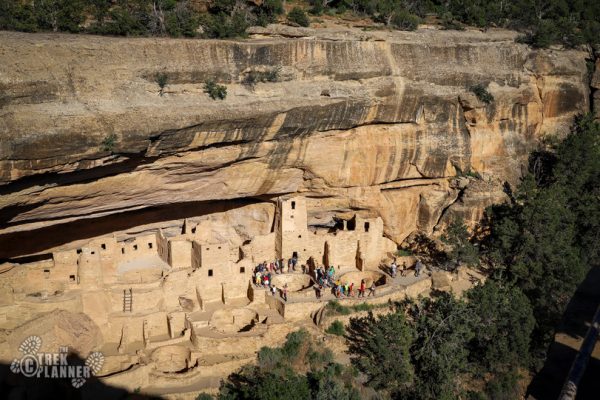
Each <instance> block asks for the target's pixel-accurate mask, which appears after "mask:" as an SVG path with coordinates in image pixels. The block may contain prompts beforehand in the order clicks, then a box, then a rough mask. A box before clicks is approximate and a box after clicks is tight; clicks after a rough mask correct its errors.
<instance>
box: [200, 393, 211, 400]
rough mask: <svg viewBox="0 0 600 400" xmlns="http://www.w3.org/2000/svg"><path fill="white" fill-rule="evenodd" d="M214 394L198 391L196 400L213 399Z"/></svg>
mask: <svg viewBox="0 0 600 400" xmlns="http://www.w3.org/2000/svg"><path fill="white" fill-rule="evenodd" d="M214 399H215V398H214V396H213V395H211V394H208V393H200V394H199V395H198V397H196V400H214Z"/></svg>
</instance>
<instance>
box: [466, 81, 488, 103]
mask: <svg viewBox="0 0 600 400" xmlns="http://www.w3.org/2000/svg"><path fill="white" fill-rule="evenodd" d="M469 90H470V91H471V92H473V93H474V94H475V96H477V98H478V99H479V100H481V101H483V102H484V103H486V104H490V103H491V102H492V101H494V96H492V94H491V93H490V92H489V91H488V90H487V88H486V87H485V86H483V85H482V84H477V85H474V86H471V87H470V88H469Z"/></svg>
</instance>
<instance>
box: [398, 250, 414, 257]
mask: <svg viewBox="0 0 600 400" xmlns="http://www.w3.org/2000/svg"><path fill="white" fill-rule="evenodd" d="M394 255H395V256H397V257H410V256H412V255H413V252H412V251H411V250H410V249H398V250H396V252H395V253H394Z"/></svg>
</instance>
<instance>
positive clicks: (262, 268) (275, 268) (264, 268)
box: [254, 256, 298, 276]
mask: <svg viewBox="0 0 600 400" xmlns="http://www.w3.org/2000/svg"><path fill="white" fill-rule="evenodd" d="M286 264H287V272H288V273H289V272H292V271H296V266H297V265H298V258H297V257H296V256H294V257H292V258H290V259H288V260H287V263H286V262H285V260H284V259H283V258H276V259H275V260H273V261H271V262H269V263H267V262H266V261H263V262H262V263H260V264H258V265H257V266H256V267H255V268H254V275H255V276H256V274H257V273H259V272H260V273H261V274H264V273H265V272H268V273H272V274H283V269H284V267H285V265H286Z"/></svg>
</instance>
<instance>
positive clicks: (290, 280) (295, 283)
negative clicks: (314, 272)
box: [271, 274, 313, 292]
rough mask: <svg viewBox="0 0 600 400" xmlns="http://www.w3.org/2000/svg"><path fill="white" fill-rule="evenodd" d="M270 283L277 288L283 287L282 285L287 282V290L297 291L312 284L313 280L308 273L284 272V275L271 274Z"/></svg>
mask: <svg viewBox="0 0 600 400" xmlns="http://www.w3.org/2000/svg"><path fill="white" fill-rule="evenodd" d="M271 281H272V284H273V285H275V287H277V289H283V285H285V284H286V283H287V285H288V291H290V292H299V291H300V290H302V289H306V288H308V287H310V286H312V284H313V282H312V280H311V279H310V276H309V275H306V274H302V275H300V274H285V275H273V276H271Z"/></svg>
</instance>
